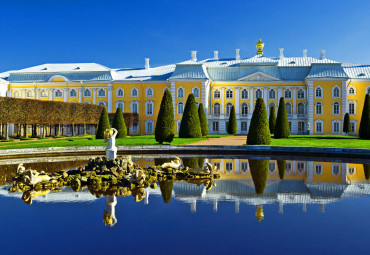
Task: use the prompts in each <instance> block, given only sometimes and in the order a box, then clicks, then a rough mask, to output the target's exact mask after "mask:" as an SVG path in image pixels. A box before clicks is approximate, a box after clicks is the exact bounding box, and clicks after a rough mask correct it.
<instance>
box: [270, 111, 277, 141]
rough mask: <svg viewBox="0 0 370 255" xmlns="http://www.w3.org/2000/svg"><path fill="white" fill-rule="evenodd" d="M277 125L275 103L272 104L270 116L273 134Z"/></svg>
mask: <svg viewBox="0 0 370 255" xmlns="http://www.w3.org/2000/svg"><path fill="white" fill-rule="evenodd" d="M275 125H276V114H275V105H272V106H271V108H270V116H269V128H270V133H271V134H273V133H274V132H275Z"/></svg>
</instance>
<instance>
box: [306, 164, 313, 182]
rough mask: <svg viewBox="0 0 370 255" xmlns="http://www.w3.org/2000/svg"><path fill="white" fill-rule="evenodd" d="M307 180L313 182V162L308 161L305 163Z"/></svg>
mask: <svg viewBox="0 0 370 255" xmlns="http://www.w3.org/2000/svg"><path fill="white" fill-rule="evenodd" d="M307 181H308V183H312V182H313V162H312V161H309V162H308V163H307Z"/></svg>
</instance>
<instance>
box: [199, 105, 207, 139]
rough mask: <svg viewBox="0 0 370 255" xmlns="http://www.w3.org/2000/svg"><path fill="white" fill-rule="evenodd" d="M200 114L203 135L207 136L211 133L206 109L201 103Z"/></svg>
mask: <svg viewBox="0 0 370 255" xmlns="http://www.w3.org/2000/svg"><path fill="white" fill-rule="evenodd" d="M198 116H199V121H200V128H201V130H202V136H206V135H208V133H209V130H208V123H207V117H206V113H205V111H204V107H203V104H202V103H200V104H199V108H198Z"/></svg>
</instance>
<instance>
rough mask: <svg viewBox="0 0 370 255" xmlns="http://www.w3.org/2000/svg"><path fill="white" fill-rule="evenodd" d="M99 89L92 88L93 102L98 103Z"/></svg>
mask: <svg viewBox="0 0 370 255" xmlns="http://www.w3.org/2000/svg"><path fill="white" fill-rule="evenodd" d="M97 91H98V89H92V92H93V104H96V92H97Z"/></svg>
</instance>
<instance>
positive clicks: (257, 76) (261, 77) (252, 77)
mask: <svg viewBox="0 0 370 255" xmlns="http://www.w3.org/2000/svg"><path fill="white" fill-rule="evenodd" d="M238 81H280V79H279V78H276V77H274V76H271V75H268V74H265V73H264V72H255V73H252V74H249V75H247V76H244V77H242V78H239V79H238Z"/></svg>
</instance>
